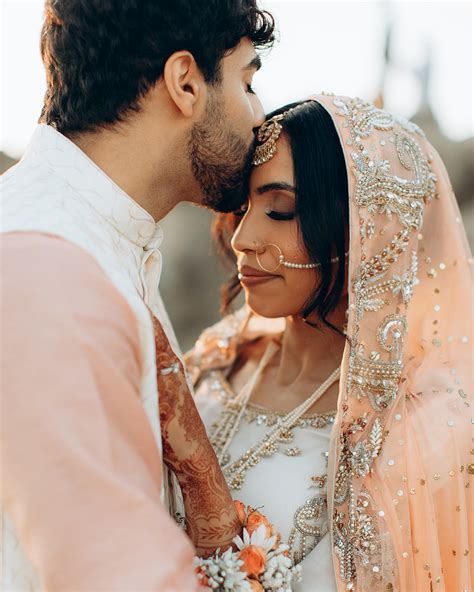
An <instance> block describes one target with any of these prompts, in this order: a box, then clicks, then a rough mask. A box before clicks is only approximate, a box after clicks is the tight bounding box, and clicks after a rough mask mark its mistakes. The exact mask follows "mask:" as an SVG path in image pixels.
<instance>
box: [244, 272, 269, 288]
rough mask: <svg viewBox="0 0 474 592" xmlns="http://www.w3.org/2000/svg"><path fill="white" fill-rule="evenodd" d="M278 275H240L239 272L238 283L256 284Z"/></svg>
mask: <svg viewBox="0 0 474 592" xmlns="http://www.w3.org/2000/svg"><path fill="white" fill-rule="evenodd" d="M277 277H278V276H276V275H259V276H256V275H242V274H239V280H240V283H241V284H243V285H244V286H257V285H258V284H264V283H265V282H269V281H271V280H276V279H277Z"/></svg>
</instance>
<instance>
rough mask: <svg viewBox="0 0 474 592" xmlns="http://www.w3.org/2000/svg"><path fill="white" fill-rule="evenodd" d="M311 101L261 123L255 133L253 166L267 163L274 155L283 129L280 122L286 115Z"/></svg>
mask: <svg viewBox="0 0 474 592" xmlns="http://www.w3.org/2000/svg"><path fill="white" fill-rule="evenodd" d="M311 101H312V99H310V100H309V101H305V102H304V103H301V104H300V105H296V107H292V108H291V109H288V110H287V111H284V112H283V113H280V114H278V115H274V116H273V117H271V118H270V119H269V120H268V121H265V122H264V123H262V125H261V126H260V127H259V128H258V132H257V142H258V145H257V148H256V149H255V154H254V155H253V160H252V164H253V166H258V165H260V164H263V163H265V162H268V161H269V160H271V159H272V158H273V156H274V155H275V153H276V151H277V146H276V143H277V140H278V138H279V137H280V134H281V130H282V129H283V127H282V125H281V124H280V121H282V120H283V119H285V117H286V116H287V115H288V113H292V112H293V111H297V110H298V109H301V107H304V106H305V105H307V104H308V103H309V102H311Z"/></svg>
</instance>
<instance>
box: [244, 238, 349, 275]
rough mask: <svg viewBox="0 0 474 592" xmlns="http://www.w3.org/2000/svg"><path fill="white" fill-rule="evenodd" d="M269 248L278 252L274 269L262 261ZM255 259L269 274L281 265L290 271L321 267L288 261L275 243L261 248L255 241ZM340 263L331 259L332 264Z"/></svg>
mask: <svg viewBox="0 0 474 592" xmlns="http://www.w3.org/2000/svg"><path fill="white" fill-rule="evenodd" d="M267 247H273V248H275V249H276V250H277V251H278V263H277V265H276V266H275V267H274V268H273V269H268V268H266V267H265V266H264V265H262V262H261V261H260V255H262V254H263V253H265V251H266V250H267ZM262 249H263V251H262ZM347 255H348V253H346V256H347ZM255 257H256V259H257V263H258V265H259V267H260V268H261V269H262V270H263V271H266V272H267V273H274V272H275V271H276V270H277V269H279V267H280V266H281V265H282V266H283V267H287V268H290V269H315V268H316V267H321V264H320V263H292V262H291V261H287V260H286V259H285V256H284V255H283V251H282V250H281V249H280V247H279V246H278V245H276V244H275V243H267V244H265V245H262V246H261V247H260V248H259V247H258V246H257V242H256V241H255ZM338 261H339V257H333V258H332V259H331V263H337V262H338Z"/></svg>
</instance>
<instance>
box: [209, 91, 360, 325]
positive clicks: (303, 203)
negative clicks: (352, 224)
mask: <svg viewBox="0 0 474 592" xmlns="http://www.w3.org/2000/svg"><path fill="white" fill-rule="evenodd" d="M297 105H303V106H301V107H299V108H298V109H296V110H294V111H292V112H290V113H289V114H288V115H286V116H285V118H284V119H283V120H282V121H281V122H280V123H281V124H282V126H283V133H284V134H285V135H286V138H287V139H288V141H289V144H290V148H291V153H292V156H293V167H294V175H295V188H296V203H295V205H296V217H297V220H298V226H299V232H300V235H301V238H302V241H303V244H304V246H305V249H306V252H307V254H308V257H309V259H310V261H311V262H313V263H319V265H320V267H319V273H320V282H319V285H318V286H317V288H316V290H315V293H314V294H313V296H312V298H311V299H310V301H309V302H308V303H307V304H306V306H305V308H304V310H303V311H302V315H303V318H306V317H308V315H309V314H310V313H312V312H313V311H316V312H317V314H318V317H319V319H320V320H321V322H322V323H323V324H324V325H326V326H328V327H331V328H332V329H334V330H336V331H337V332H338V333H339V332H340V331H339V330H338V329H337V328H336V327H334V326H333V325H332V324H331V323H330V322H329V321H327V316H328V315H329V313H330V312H332V311H333V310H334V309H335V308H336V306H337V303H338V302H339V300H340V299H341V295H342V291H343V288H344V280H345V275H346V258H345V252H346V251H347V248H348V242H349V239H348V235H349V196H348V186H347V183H348V181H347V171H346V165H345V160H344V153H343V151H342V147H341V142H340V139H339V136H338V133H337V130H336V127H335V125H334V122H333V120H332V118H331V115H330V114H329V113H328V112H327V110H326V109H325V108H324V107H323V106H322V105H321V104H320V103H317V102H316V101H308V102H304V103H292V104H290V105H286V106H285V107H282V108H280V109H277V110H276V111H273V113H270V114H269V115H267V119H270V118H272V117H273V116H275V115H278V114H280V113H283V112H284V111H287V110H288V109H291V108H292V107H296V106H297ZM239 222H240V219H239V218H238V217H237V216H235V215H233V214H219V215H218V216H217V217H216V219H215V222H214V227H213V235H214V240H215V242H216V244H217V246H218V250H219V251H220V253H221V254H223V255H224V256H225V257H226V258H227V260H230V261H232V263H233V265H234V266H235V261H236V259H235V255H234V253H233V251H232V249H231V248H230V238H231V236H232V234H233V232H234V230H235V229H236V227H237V225H238V223H239ZM335 256H337V257H338V258H339V262H338V263H336V264H333V263H331V258H333V257H335ZM239 292H240V283H239V281H238V279H237V275H235V276H234V277H232V278H231V280H229V282H228V283H227V284H226V285H225V286H224V287H223V289H222V310H223V312H227V311H228V310H229V308H230V304H231V302H232V301H233V300H234V298H235V297H236V296H237V294H238V293H239Z"/></svg>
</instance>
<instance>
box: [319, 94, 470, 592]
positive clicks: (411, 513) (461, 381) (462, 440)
mask: <svg viewBox="0 0 474 592" xmlns="http://www.w3.org/2000/svg"><path fill="white" fill-rule="evenodd" d="M313 98H315V99H316V100H317V101H318V102H320V103H321V104H322V105H323V106H324V107H325V108H326V109H327V110H328V112H329V113H330V114H331V116H332V118H333V121H334V123H335V125H336V128H337V130H338V132H339V135H340V138H341V144H342V147H343V150H344V154H345V159H346V165H347V171H348V179H349V196H350V257H349V286H350V290H349V322H348V337H349V340H350V344H348V345H347V346H346V349H345V352H344V357H343V362H342V372H341V382H340V394H339V403H338V415H337V421H336V424H335V429H334V432H333V440H332V447H331V453H330V459H331V463H330V467H329V479H328V504H329V510H330V512H332V515H333V518H332V530H331V532H332V541H333V549H334V555H335V566H336V578H337V581H338V586H339V589H340V590H341V591H342V590H363V591H369V590H370V591H371V592H376V591H382V590H383V591H387V590H393V591H397V592H398V591H399V592H407V591H420V592H421V591H424V590H435V591H438V590H439V591H441V590H445V591H449V592H451V591H453V592H454V591H462V590H466V591H467V590H471V570H470V562H471V552H470V545H469V542H470V539H472V536H473V532H474V530H473V527H472V520H473V513H472V489H470V484H469V481H470V479H471V477H472V474H473V473H474V465H473V458H472V456H471V457H469V454H470V452H471V454H472V453H473V452H474V451H473V450H471V451H470V450H469V448H470V443H471V442H470V440H471V437H472V424H473V421H474V420H473V419H472V417H473V415H472V411H471V398H470V397H471V393H472V366H471V363H472V315H471V313H472V308H471V306H472V277H471V264H472V258H471V255H470V252H469V247H468V244H467V240H466V236H465V232H464V228H463V226H462V222H461V218H460V214H459V210H458V207H457V203H456V200H455V197H454V194H453V190H452V188H451V185H450V182H449V178H448V175H447V173H446V170H445V168H444V166H443V163H442V162H441V160H440V158H439V156H438V155H437V153H436V152H435V150H434V149H433V148H432V146H430V144H429V143H428V141H427V140H426V138H425V137H424V134H423V132H422V131H421V130H420V129H419V128H418V127H417V126H416V125H414V124H412V123H410V122H408V121H407V120H405V119H402V118H397V117H395V116H393V115H391V114H390V113H388V112H386V111H382V110H379V109H376V108H375V107H374V106H373V105H371V104H370V103H367V102H365V101H362V100H360V99H350V98H346V97H335V96H332V95H322V96H317V97H313Z"/></svg>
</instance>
